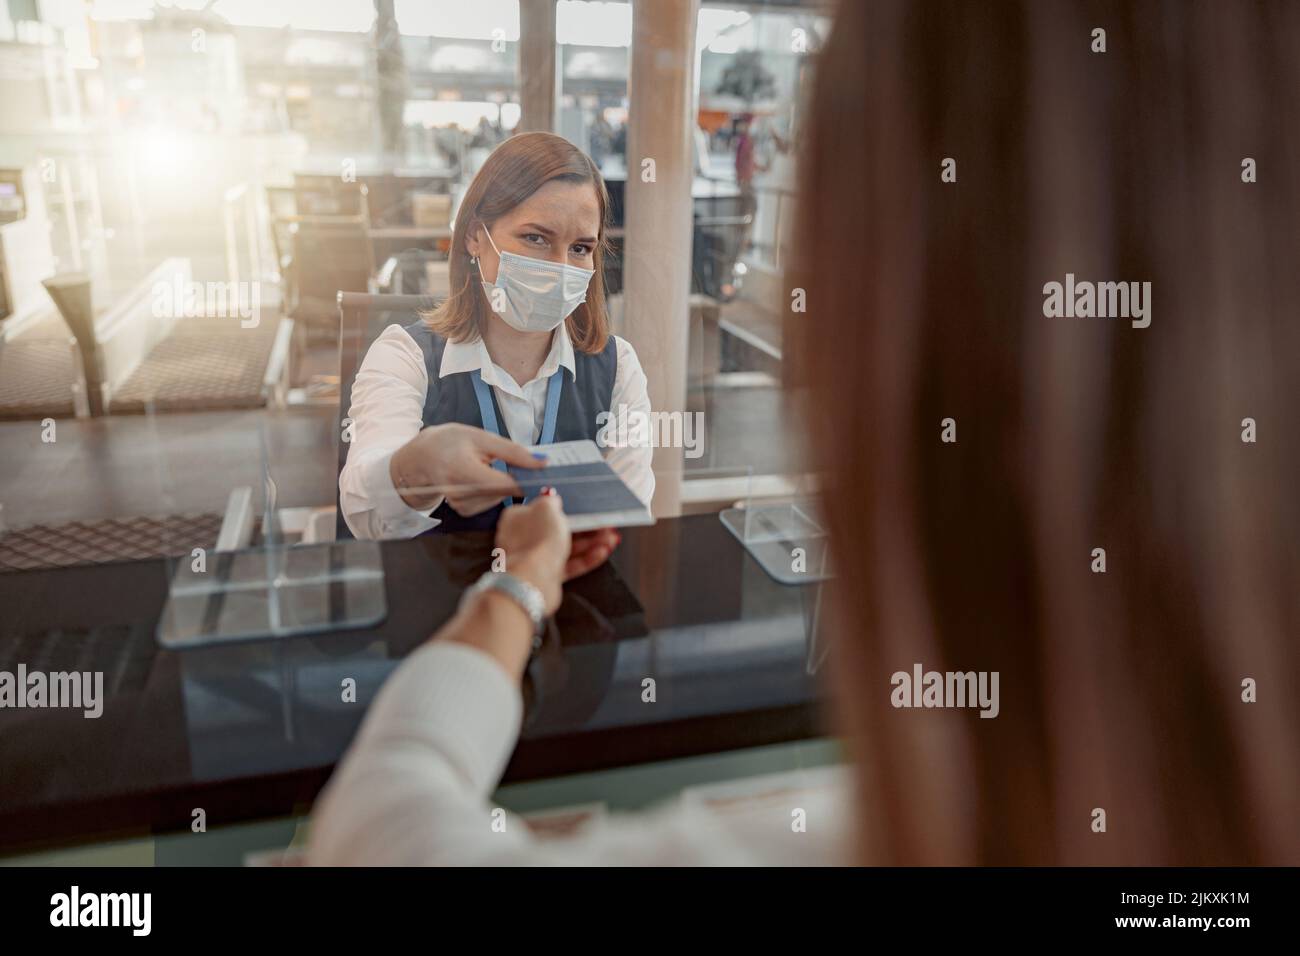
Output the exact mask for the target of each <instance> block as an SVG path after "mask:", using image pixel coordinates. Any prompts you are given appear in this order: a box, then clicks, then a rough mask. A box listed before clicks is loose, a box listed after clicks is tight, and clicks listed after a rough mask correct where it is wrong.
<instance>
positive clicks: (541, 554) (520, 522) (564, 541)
mask: <svg viewBox="0 0 1300 956" xmlns="http://www.w3.org/2000/svg"><path fill="white" fill-rule="evenodd" d="M548 492H549V493H548ZM571 543H572V542H571V535H570V534H569V526H568V523H567V522H566V521H565V520H564V507H563V504H562V503H561V501H560V496H559V495H557V494H555V491H554V489H546V490H544V491H543V493H542V494H540V495H538V496H537V497H536V498H534V499H533V500H532V501H530V502H529V503H528V504H524V505H513V506H512V507H509V508H507V509H505V511H503V512H502V513H501V520H500V521H499V522H498V523H497V535H496V546H497V547H498V548H501V549H502V550H503V551H504V552H505V559H506V568H505V569H506V572H507V573H508V574H513V575H514V576H515V577H517V578H520V579H521V580H524V581H527V582H528V583H529V584H532V585H533V586H534V587H536V588H537V589H538V590H539V591H541V592H542V597H543V598H545V599H546V613H547V614H548V615H549V614H554V613H555V611H556V609H557V608H558V607H559V606H560V596H561V585H563V583H564V581H565V580H566V574H565V571H566V565H567V562H568V558H569V549H570V545H571Z"/></svg>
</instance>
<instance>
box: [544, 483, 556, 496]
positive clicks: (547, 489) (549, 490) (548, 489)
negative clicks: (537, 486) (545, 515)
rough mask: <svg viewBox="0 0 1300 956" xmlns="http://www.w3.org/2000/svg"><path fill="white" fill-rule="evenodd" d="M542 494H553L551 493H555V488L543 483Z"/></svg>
mask: <svg viewBox="0 0 1300 956" xmlns="http://www.w3.org/2000/svg"><path fill="white" fill-rule="evenodd" d="M542 494H544V495H553V494H555V489H554V488H552V487H551V486H550V485H543V486H542Z"/></svg>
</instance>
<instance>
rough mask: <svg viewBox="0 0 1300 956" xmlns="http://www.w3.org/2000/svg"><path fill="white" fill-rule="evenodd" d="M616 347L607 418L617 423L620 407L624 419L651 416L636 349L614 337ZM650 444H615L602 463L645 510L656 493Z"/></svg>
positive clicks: (652, 453)
mask: <svg viewBox="0 0 1300 956" xmlns="http://www.w3.org/2000/svg"><path fill="white" fill-rule="evenodd" d="M614 341H615V342H616V343H617V344H618V371H617V372H616V373H615V375H614V392H613V397H612V398H611V400H610V409H609V411H610V415H611V416H612V418H613V420H614V421H618V420H620V412H621V411H622V406H623V405H626V406H627V417H628V420H629V421H634V420H635V419H636V417H637V414H638V413H640V414H642V415H645V416H646V420H647V421H649V416H650V393H649V392H648V391H647V390H646V377H645V372H644V371H643V370H642V368H641V360H640V359H639V358H637V356H636V349H634V348H632V344H631V343H630V342H628V341H627V340H626V339H623V338H619V337H618V336H617V335H616V336H614ZM654 453H655V450H654V446H653V444H646V445H644V446H639V445H623V446H618V445H615V446H614V447H612V448H609V449H608V450H607V451H606V455H605V460H606V461H608V462H609V466H610V467H611V468H613V469H614V471H615V473H617V474H618V476H619V477H620V478H622V479H623V483H624V484H625V485H627V486H628V487H629V488H630V489H632V493H633V494H635V495H636V496H637V497H638V498H640V499H641V501H642V502H644V503H645V505H646V507H649V506H650V500H651V499H652V498H653V497H654V494H655V472H654Z"/></svg>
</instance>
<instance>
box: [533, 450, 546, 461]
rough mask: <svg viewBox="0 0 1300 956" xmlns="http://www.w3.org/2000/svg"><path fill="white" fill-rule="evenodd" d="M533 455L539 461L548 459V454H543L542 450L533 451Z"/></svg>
mask: <svg viewBox="0 0 1300 956" xmlns="http://www.w3.org/2000/svg"><path fill="white" fill-rule="evenodd" d="M533 457H534V458H536V459H537V460H538V461H546V456H545V455H543V454H542V453H541V452H540V451H535V452H533Z"/></svg>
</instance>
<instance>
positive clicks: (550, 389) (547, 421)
mask: <svg viewBox="0 0 1300 956" xmlns="http://www.w3.org/2000/svg"><path fill="white" fill-rule="evenodd" d="M470 379H471V380H472V381H473V382H474V396H475V397H476V398H477V399H478V414H479V417H480V418H481V419H483V427H484V428H485V429H486V430H487V431H490V432H491V433H492V434H493V435H498V436H499V435H500V434H501V427H500V426H499V425H498V424H497V413H496V411H495V410H493V408H492V392H491V390H490V389H489V388H488V386H487V383H486V382H484V381H483V373H482V372H481V371H480V370H479V369H474V371H472V372H470ZM563 384H564V368H563V367H561V368H557V369H556V370H555V372H554V374H553V375H551V378H550V381H549V382H547V385H546V414H545V416H544V417H543V419H542V435H541V437H540V438H538V439H537V444H539V445H550V444H552V443H554V441H555V422H556V419H557V418H559V415H560V386H562V385H563ZM492 467H493V468H495V469H497V471H505V470H506V463H505V462H504V461H501V460H500V459H499V458H498V459H497V460H496V461H494V462H492ZM501 503H502V504H503V505H505V506H506V507H507V508H508V507H510V506H511V505H512V504H514V499H512V498H502V499H501Z"/></svg>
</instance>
